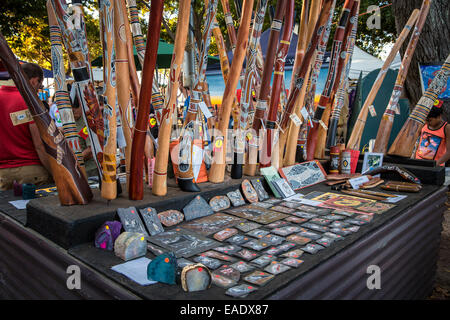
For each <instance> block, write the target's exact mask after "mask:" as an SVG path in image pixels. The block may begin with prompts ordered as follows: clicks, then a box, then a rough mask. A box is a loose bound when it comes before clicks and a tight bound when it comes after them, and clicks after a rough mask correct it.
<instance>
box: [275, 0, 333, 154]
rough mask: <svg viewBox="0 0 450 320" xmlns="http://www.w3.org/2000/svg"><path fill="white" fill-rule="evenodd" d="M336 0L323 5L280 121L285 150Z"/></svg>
mask: <svg viewBox="0 0 450 320" xmlns="http://www.w3.org/2000/svg"><path fill="white" fill-rule="evenodd" d="M334 5H335V0H325V1H324V3H323V7H322V11H321V13H320V16H319V18H318V20H317V23H316V25H315V27H314V32H313V36H312V38H311V43H310V45H309V47H308V50H307V51H306V54H305V57H304V58H303V61H302V64H301V67H300V69H299V72H298V74H297V75H296V80H295V87H294V89H293V90H292V91H291V92H290V94H289V99H288V102H287V104H286V107H285V109H284V110H283V113H282V115H281V120H280V137H279V142H278V143H279V146H280V148H284V145H285V144H286V139H287V133H288V132H287V128H288V125H289V121H290V120H291V115H292V113H293V112H295V106H296V102H297V99H298V97H299V96H300V94H301V91H302V88H303V86H306V85H307V83H306V80H307V78H306V76H307V72H308V69H309V68H310V63H311V60H312V58H313V56H314V55H315V51H316V48H317V46H318V44H319V43H320V42H321V41H322V39H323V37H324V36H325V35H326V26H327V25H328V22H329V20H330V15H331V14H332V12H333V11H334Z"/></svg>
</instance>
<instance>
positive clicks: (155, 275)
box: [147, 252, 177, 284]
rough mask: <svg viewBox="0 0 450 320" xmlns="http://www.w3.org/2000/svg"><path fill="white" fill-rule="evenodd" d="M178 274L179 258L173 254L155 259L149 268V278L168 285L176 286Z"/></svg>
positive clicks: (166, 254) (165, 254) (162, 255)
mask: <svg viewBox="0 0 450 320" xmlns="http://www.w3.org/2000/svg"><path fill="white" fill-rule="evenodd" d="M176 274H177V258H175V255H174V254H173V253H171V252H169V253H164V254H161V255H159V256H157V257H156V258H155V259H153V260H152V261H151V262H150V263H149V264H148V266H147V278H148V279H149V280H153V281H158V282H162V283H167V284H175V279H176Z"/></svg>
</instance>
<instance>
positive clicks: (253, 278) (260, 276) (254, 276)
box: [244, 271, 274, 286]
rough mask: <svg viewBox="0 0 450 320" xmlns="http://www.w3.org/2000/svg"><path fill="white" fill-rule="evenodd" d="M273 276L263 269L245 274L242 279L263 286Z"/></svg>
mask: <svg viewBox="0 0 450 320" xmlns="http://www.w3.org/2000/svg"><path fill="white" fill-rule="evenodd" d="M273 278H274V275H272V274H270V273H267V272H263V271H254V272H252V273H251V274H249V275H248V276H246V277H245V278H244V280H245V281H247V282H249V283H252V284H256V285H258V286H263V285H265V284H266V283H267V282H269V281H270V280H272V279H273Z"/></svg>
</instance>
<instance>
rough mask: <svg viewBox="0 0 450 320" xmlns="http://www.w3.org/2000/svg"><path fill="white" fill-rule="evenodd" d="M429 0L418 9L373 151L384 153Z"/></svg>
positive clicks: (423, 23)
mask: <svg viewBox="0 0 450 320" xmlns="http://www.w3.org/2000/svg"><path fill="white" fill-rule="evenodd" d="M430 2H431V1H430V0H424V1H423V3H422V8H421V9H420V16H419V18H418V19H417V22H416V26H415V27H414V30H413V33H412V35H411V39H410V40H409V43H408V47H407V49H406V52H405V54H404V56H403V60H402V64H401V65H400V70H399V71H398V75H397V79H396V80H395V85H394V90H393V91H392V95H391V99H390V100H389V104H388V106H387V107H386V110H385V111H384V114H383V116H382V117H381V122H380V126H379V128H378V132H377V137H376V139H375V144H374V146H373V152H377V153H386V151H387V147H388V143H389V138H390V136H391V131H392V126H393V124H394V117H395V112H396V110H397V108H399V106H398V101H399V99H400V96H401V95H402V92H403V84H404V82H405V80H406V76H407V74H408V69H409V65H410V63H411V60H412V57H413V55H414V51H415V49H416V46H417V43H418V42H419V37H420V33H421V32H422V28H423V26H424V25H425V21H426V19H427V16H428V12H429V11H430Z"/></svg>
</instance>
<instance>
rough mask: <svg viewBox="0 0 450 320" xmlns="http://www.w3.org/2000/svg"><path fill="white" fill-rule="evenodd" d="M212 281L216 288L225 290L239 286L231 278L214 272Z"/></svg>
mask: <svg viewBox="0 0 450 320" xmlns="http://www.w3.org/2000/svg"><path fill="white" fill-rule="evenodd" d="M211 281H212V283H213V284H215V285H216V286H218V287H221V288H224V289H227V288H230V287H232V286H235V285H236V284H237V281H234V280H232V279H230V278H227V277H224V276H222V275H220V274H214V272H213V274H212V276H211Z"/></svg>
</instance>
